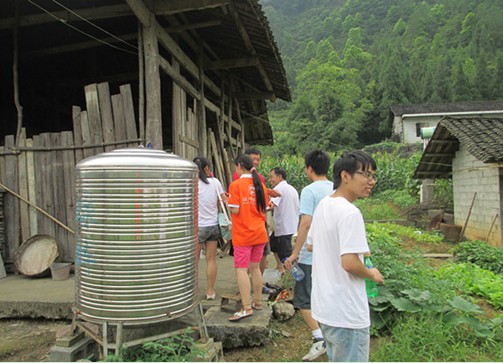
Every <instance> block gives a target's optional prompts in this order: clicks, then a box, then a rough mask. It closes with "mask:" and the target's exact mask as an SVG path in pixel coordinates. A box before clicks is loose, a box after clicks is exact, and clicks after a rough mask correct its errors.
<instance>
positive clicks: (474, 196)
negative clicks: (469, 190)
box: [459, 192, 477, 241]
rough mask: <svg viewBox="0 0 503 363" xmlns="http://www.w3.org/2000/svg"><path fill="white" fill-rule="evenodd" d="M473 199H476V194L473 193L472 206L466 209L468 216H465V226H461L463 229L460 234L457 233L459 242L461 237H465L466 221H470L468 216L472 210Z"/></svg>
mask: <svg viewBox="0 0 503 363" xmlns="http://www.w3.org/2000/svg"><path fill="white" fill-rule="evenodd" d="M475 198H477V192H475V193H473V199H472V204H471V205H470V209H468V215H467V216H466V220H465V224H464V225H463V229H462V230H461V233H459V240H460V241H461V240H462V239H463V236H464V235H465V230H466V226H468V220H469V219H470V215H471V214H472V208H473V204H474V203H475Z"/></svg>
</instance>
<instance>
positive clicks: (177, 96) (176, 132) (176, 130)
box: [171, 60, 183, 155]
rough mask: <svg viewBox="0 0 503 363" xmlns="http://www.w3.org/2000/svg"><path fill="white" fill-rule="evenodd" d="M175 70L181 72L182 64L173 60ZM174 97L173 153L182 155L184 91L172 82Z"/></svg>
mask: <svg viewBox="0 0 503 363" xmlns="http://www.w3.org/2000/svg"><path fill="white" fill-rule="evenodd" d="M173 70H174V71H176V72H179V71H180V64H179V63H178V62H177V61H176V60H173ZM172 85H173V86H172V96H171V110H172V111H171V119H172V120H173V121H172V123H173V125H172V127H171V130H172V133H173V138H172V142H173V153H175V154H177V155H182V152H183V150H182V145H181V144H182V143H181V142H180V135H181V134H182V122H183V121H182V110H181V106H180V105H181V103H182V89H181V87H180V86H179V85H178V84H177V83H176V82H175V81H173V82H172Z"/></svg>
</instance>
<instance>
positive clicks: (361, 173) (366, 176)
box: [355, 171, 377, 182]
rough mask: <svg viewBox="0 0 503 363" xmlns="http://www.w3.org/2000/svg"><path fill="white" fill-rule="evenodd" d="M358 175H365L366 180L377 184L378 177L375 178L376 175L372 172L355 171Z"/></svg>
mask: <svg viewBox="0 0 503 363" xmlns="http://www.w3.org/2000/svg"><path fill="white" fill-rule="evenodd" d="M355 173H356V174H360V175H363V176H364V177H365V178H367V179H368V180H369V181H370V180H373V181H375V182H377V176H375V174H372V173H371V172H369V171H355Z"/></svg>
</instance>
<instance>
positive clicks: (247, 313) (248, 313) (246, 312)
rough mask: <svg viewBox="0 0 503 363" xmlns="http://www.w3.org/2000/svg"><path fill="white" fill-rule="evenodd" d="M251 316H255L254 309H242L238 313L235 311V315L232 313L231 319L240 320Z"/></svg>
mask: <svg viewBox="0 0 503 363" xmlns="http://www.w3.org/2000/svg"><path fill="white" fill-rule="evenodd" d="M249 316H253V309H248V310H240V311H238V312H237V313H234V315H232V316H231V317H230V318H229V321H239V320H241V319H244V318H247V317H249Z"/></svg>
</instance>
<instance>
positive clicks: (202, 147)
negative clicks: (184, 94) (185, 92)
mask: <svg viewBox="0 0 503 363" xmlns="http://www.w3.org/2000/svg"><path fill="white" fill-rule="evenodd" d="M199 50H200V52H201V53H202V50H203V45H202V44H200V45H199ZM199 84H200V88H199V102H198V103H197V122H198V125H199V130H206V110H205V107H204V69H203V60H202V55H200V56H199ZM198 140H199V150H198V153H199V155H204V156H207V152H208V135H207V133H206V132H199V135H198Z"/></svg>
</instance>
